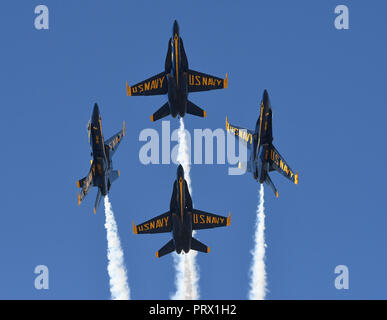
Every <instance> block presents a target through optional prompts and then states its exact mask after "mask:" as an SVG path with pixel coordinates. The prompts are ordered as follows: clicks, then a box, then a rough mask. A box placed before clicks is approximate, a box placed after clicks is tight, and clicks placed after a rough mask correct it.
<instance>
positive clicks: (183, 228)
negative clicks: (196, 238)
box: [170, 166, 192, 253]
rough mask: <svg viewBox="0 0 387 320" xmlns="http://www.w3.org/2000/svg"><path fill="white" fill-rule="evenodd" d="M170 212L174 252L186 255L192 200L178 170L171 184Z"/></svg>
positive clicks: (188, 248) (189, 238)
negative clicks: (175, 178) (182, 252)
mask: <svg viewBox="0 0 387 320" xmlns="http://www.w3.org/2000/svg"><path fill="white" fill-rule="evenodd" d="M179 168H180V166H179ZM179 171H180V172H179ZM170 212H171V215H172V232H173V240H174V244H175V248H176V252H177V253H180V252H181V251H182V250H183V251H184V252H186V253H187V252H189V250H190V249H191V239H192V199H191V195H190V194H189V190H188V186H187V182H186V181H185V180H184V173H183V171H182V170H179V169H178V176H177V180H175V182H174V184H173V192H172V197H171V204H170Z"/></svg>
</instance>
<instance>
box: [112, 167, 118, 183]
mask: <svg viewBox="0 0 387 320" xmlns="http://www.w3.org/2000/svg"><path fill="white" fill-rule="evenodd" d="M119 176H120V170H113V171H112V172H111V173H110V183H113V182H114V181H115V180H117V179H118V177H119Z"/></svg>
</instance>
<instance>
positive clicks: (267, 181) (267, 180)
mask: <svg viewBox="0 0 387 320" xmlns="http://www.w3.org/2000/svg"><path fill="white" fill-rule="evenodd" d="M265 182H266V184H267V185H268V186H269V187H270V189H271V190H273V192H274V194H275V196H276V197H277V198H278V191H277V189H276V187H275V186H274V183H273V181H271V179H270V176H269V174H267V175H266V179H265Z"/></svg>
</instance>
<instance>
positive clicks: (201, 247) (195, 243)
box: [191, 237, 210, 253]
mask: <svg viewBox="0 0 387 320" xmlns="http://www.w3.org/2000/svg"><path fill="white" fill-rule="evenodd" d="M191 249H192V250H195V251H200V252H204V253H209V252H210V247H207V246H206V245H205V244H203V243H201V242H200V241H199V240H196V239H195V238H194V237H192V240H191Z"/></svg>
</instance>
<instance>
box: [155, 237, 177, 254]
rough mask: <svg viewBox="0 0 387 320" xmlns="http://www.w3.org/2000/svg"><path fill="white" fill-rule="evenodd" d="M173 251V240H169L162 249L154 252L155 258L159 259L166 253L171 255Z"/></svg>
mask: <svg viewBox="0 0 387 320" xmlns="http://www.w3.org/2000/svg"><path fill="white" fill-rule="evenodd" d="M174 250H175V244H174V243H173V239H171V240H169V241H168V242H167V244H166V245H165V246H164V247H162V248H161V249H160V250H159V251H157V252H156V258H161V257H162V256H165V255H166V254H168V253H171V252H172V251H174Z"/></svg>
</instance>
